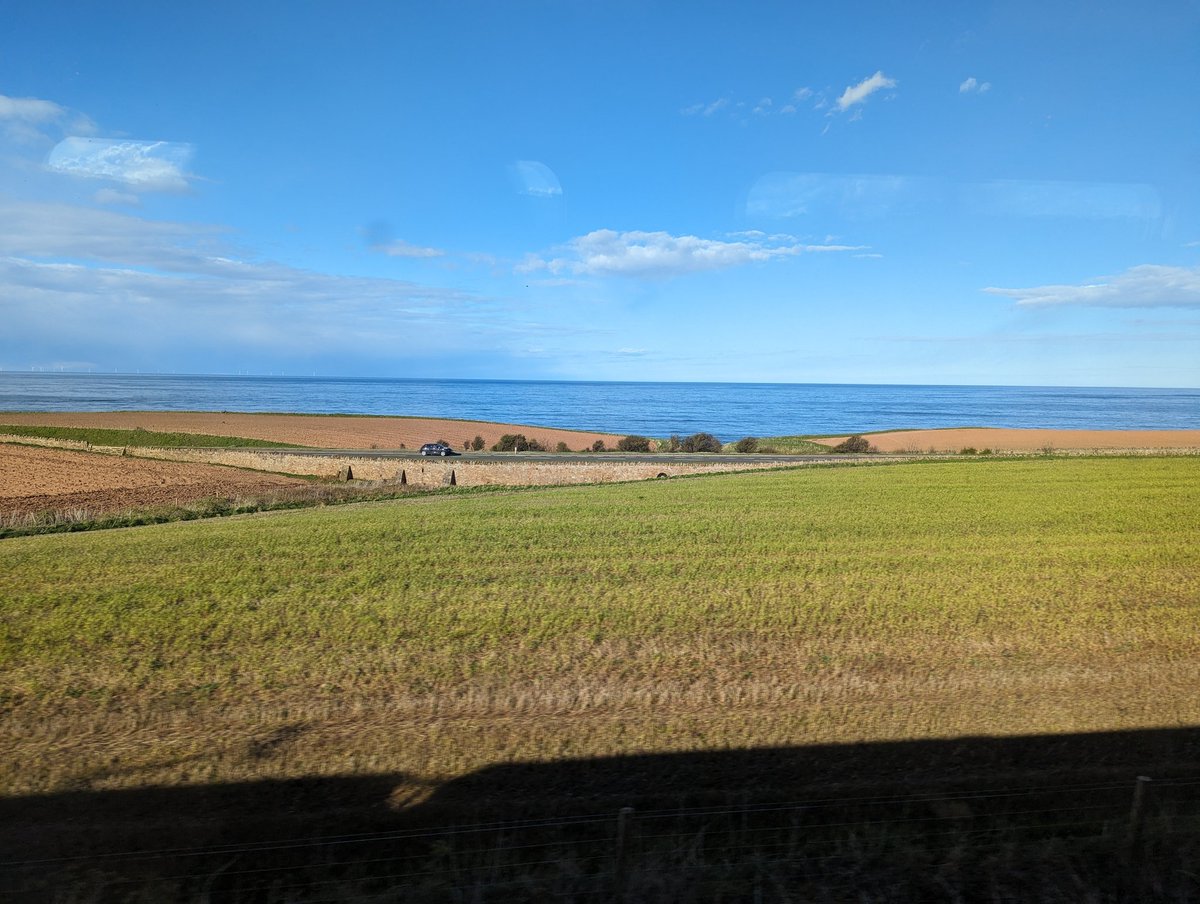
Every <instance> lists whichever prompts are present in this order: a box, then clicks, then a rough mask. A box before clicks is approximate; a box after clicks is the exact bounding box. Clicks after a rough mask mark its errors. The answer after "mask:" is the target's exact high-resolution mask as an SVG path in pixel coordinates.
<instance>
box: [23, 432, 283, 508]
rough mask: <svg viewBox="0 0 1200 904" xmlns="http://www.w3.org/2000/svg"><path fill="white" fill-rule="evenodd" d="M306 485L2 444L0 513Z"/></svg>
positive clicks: (142, 504)
mask: <svg viewBox="0 0 1200 904" xmlns="http://www.w3.org/2000/svg"><path fill="white" fill-rule="evenodd" d="M303 485H306V481H303V480H298V479H296V478H293V477H285V476H283V475H280V474H267V473H262V472H257V471H241V470H237V469H234V468H222V467H217V466H214V465H198V464H184V463H181V462H173V461H152V460H149V459H145V458H123V457H120V456H115V455H101V454H98V453H91V452H72V451H68V450H64V449H48V448H34V447H30V446H18V445H0V516H12V515H23V514H29V513H36V512H45V511H66V510H70V509H86V510H87V511H89V512H93V513H99V512H114V511H124V510H127V509H145V508H155V507H158V506H169V505H182V504H186V503H189V502H195V501H197V500H200V499H207V498H210V497H233V496H240V495H251V494H255V493H260V492H263V491H267V490H273V489H278V488H281V487H290V486H303Z"/></svg>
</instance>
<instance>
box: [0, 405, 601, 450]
mask: <svg viewBox="0 0 1200 904" xmlns="http://www.w3.org/2000/svg"><path fill="white" fill-rule="evenodd" d="M0 424H14V425H22V426H29V425H34V426H49V427H104V428H110V429H115V430H133V429H135V428H137V427H141V428H142V429H143V430H150V431H153V432H157V433H204V434H208V435H211V436H241V437H246V438H248V439H264V440H272V441H274V442H279V443H295V444H297V445H300V446H315V447H317V448H320V449H399V448H400V447H402V446H403V447H405V448H408V449H415V448H418V447H420V446H421V445H422V444H423V443H431V442H434V441H435V440H446V442H448V443H450V444H451V445H452V446H454V447H455V448H456V449H462V448H463V443H465V442H469V441H471V440H472V439H474V438H475V437H476V436H482V437H483V441H484V443H485V444H486V448H491V446H492V445H493V444H495V443H496V442H498V441H499V440H500V437H501V436H502V435H504V434H505V433H523V434H525V436H526V437H528V438H529V439H536V440H538V441H539V442H541V443H542V444H543V445H545V446H547V447H548V448H550V449H553V448H554V447H555V445H556V444H557V443H559V442H564V443H566V444H567V447H568V448H569V449H571V451H573V452H580V451H583V450H584V449H590V448H591V446H592V444H593V443H594V442H595V441H596V440H603V441H604V443H605V445H606V446H608V447H610V448H611V447H612V446H614V445H615V444H616V442H617V440H619V439H621V434H611V433H581V432H578V431H575V430H557V429H554V428H551V427H527V426H520V425H514V424H494V423H489V422H486V421H452V420H437V419H433V418H415V417H412V418H410V417H348V416H345V415H308V414H228V413H225V412H219V411H104V412H37V413H20V414H17V413H12V412H2V411H0Z"/></svg>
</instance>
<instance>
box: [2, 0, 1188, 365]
mask: <svg viewBox="0 0 1200 904" xmlns="http://www.w3.org/2000/svg"><path fill="white" fill-rule="evenodd" d="M5 7H6V9H5V12H4V16H3V18H4V20H5V25H4V28H3V29H2V30H0V312H2V313H3V327H2V328H0V367H3V368H4V369H5V370H28V369H30V368H35V369H36V368H45V369H54V370H57V369H65V370H102V371H109V372H112V371H121V372H132V371H135V370H141V371H162V372H179V373H264V374H265V373H288V374H297V375H307V374H310V373H316V374H319V375H344V376H359V375H361V376H397V377H412V376H436V377H484V378H509V377H520V378H531V379H599V380H625V379H632V380H722V381H725V380H728V381H778V382H862V383H982V384H1041V385H1110V386H1111V385H1127V386H1183V387H1196V386H1200V129H1198V124H1200V90H1198V88H1197V85H1198V84H1200V82H1198V76H1200V54H1198V53H1197V52H1196V48H1197V47H1200V27H1198V26H1200V7H1197V5H1196V4H1195V3H1190V2H1189V3H1174V4H1172V3H1150V4H1134V3H1126V4H1104V3H1071V4H1067V3H1053V2H1050V3H1046V2H1039V3H1009V2H1005V3H997V4H995V5H987V4H982V3H981V4H949V3H947V4H939V5H934V4H870V3H867V4H862V3H860V4H854V5H835V4H825V5H816V4H795V3H787V4H784V3H778V4H775V3H760V4H732V3H722V4H709V3H696V4H667V3H645V2H637V3H633V2H630V3H621V2H612V3H604V2H600V3H583V2H565V0H564V2H553V3H551V2H514V3H493V2H486V3H485V2H479V3H424V4H413V3H347V4H337V5H335V4H319V3H301V2H287V3H270V2H255V3H233V2H228V3H225V2H215V3H206V4H164V3H150V2H145V3H127V2H112V3H105V4H95V3H67V2H59V3H53V4H35V3H24V4H18V3H7V4H5Z"/></svg>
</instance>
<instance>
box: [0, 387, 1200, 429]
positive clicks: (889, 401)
mask: <svg viewBox="0 0 1200 904" xmlns="http://www.w3.org/2000/svg"><path fill="white" fill-rule="evenodd" d="M109 410H132V411H145V410H160V411H286V412H308V413H314V414H332V413H347V414H403V415H417V416H428V417H452V418H466V419H474V420H488V421H501V422H507V423H519V424H536V425H542V426H553V427H568V428H573V429H577V430H597V431H604V432H613V433H643V434H646V435H649V436H667V435H669V434H672V433H680V434H687V433H694V432H696V431H698V430H706V431H708V432H710V433H715V434H716V435H717V436H718V437H720V438H721V439H723V440H727V441H728V440H732V439H737V438H739V437H742V436H747V435H756V436H780V435H788V434H797V433H800V434H805V433H807V434H820V433H842V432H856V431H861V432H867V431H874V430H886V429H892V428H903V427H962V426H988V427H1057V428H1087V429H1130V430H1132V429H1172V428H1174V429H1180V428H1191V429H1200V389H1120V388H1115V389H1096V388H1086V389H1083V388H1064V387H1032V386H864V385H837V384H804V383H584V382H533V381H520V380H392V379H350V378H347V379H336V378H323V377H313V378H304V377H240V376H237V377H235V376H163V375H145V374H141V375H132V374H128V375H121V374H118V375H107V374H103V375H102V374H58V373H30V374H25V373H0V412H3V411H109ZM0 417H2V415H0ZM0 422H2V421H0Z"/></svg>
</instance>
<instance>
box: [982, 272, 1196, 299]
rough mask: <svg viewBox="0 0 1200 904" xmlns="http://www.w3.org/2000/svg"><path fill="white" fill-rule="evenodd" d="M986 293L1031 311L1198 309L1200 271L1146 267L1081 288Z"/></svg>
mask: <svg viewBox="0 0 1200 904" xmlns="http://www.w3.org/2000/svg"><path fill="white" fill-rule="evenodd" d="M983 291H985V292H988V293H990V294H992V295H1003V296H1006V297H1008V298H1013V299H1016V302H1017V304H1019V305H1023V306H1027V307H1049V306H1057V305H1083V306H1087V307H1103V308H1198V307H1200V267H1164V266H1159V265H1157V264H1142V265H1141V266H1138V267H1131V268H1130V269H1128V270H1126V271H1125V272H1124V273H1122V274H1120V275H1118V276H1104V277H1100V278H1099V279H1097V280H1095V281H1094V282H1087V283H1080V284H1077V285H1051V286H1034V287H1032V288H1028V289H1002V288H996V287H988V288H986V289H984V290H983Z"/></svg>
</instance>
